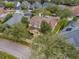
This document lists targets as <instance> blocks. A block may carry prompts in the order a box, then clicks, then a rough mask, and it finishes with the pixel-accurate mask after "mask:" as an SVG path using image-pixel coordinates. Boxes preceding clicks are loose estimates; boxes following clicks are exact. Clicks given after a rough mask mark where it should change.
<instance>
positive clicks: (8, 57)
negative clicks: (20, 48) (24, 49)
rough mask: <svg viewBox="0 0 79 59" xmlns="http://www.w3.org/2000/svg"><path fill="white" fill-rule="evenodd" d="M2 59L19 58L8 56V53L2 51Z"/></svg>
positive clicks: (0, 56) (0, 55)
mask: <svg viewBox="0 0 79 59" xmlns="http://www.w3.org/2000/svg"><path fill="white" fill-rule="evenodd" d="M0 59H17V58H16V57H14V56H12V55H10V54H7V53H6V52H2V51H0Z"/></svg>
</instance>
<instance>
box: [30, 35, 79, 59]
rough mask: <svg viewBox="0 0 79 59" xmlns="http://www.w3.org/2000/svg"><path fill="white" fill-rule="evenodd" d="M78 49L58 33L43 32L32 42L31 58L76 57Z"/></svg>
mask: <svg viewBox="0 0 79 59" xmlns="http://www.w3.org/2000/svg"><path fill="white" fill-rule="evenodd" d="M78 58H79V51H78V50H76V48H75V47H74V46H73V45H71V44H69V43H67V41H66V40H65V38H64V37H62V36H60V35H58V34H46V35H45V34H44V35H40V36H38V37H36V38H35V39H34V40H33V43H32V55H31V59H78Z"/></svg>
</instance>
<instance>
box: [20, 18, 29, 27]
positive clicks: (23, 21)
mask: <svg viewBox="0 0 79 59" xmlns="http://www.w3.org/2000/svg"><path fill="white" fill-rule="evenodd" d="M21 22H22V23H23V24H25V26H26V27H28V26H29V22H28V18H27V17H22V20H21Z"/></svg>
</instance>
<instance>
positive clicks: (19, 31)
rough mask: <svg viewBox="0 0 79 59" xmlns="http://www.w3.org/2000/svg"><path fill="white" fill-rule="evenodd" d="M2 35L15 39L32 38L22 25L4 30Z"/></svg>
mask: <svg viewBox="0 0 79 59" xmlns="http://www.w3.org/2000/svg"><path fill="white" fill-rule="evenodd" d="M4 34H6V35H8V36H12V37H14V38H15V39H26V38H31V37H32V34H31V33H30V32H29V31H28V29H27V28H26V26H24V24H22V23H19V24H16V25H14V26H12V27H10V28H6V29H5V31H4Z"/></svg>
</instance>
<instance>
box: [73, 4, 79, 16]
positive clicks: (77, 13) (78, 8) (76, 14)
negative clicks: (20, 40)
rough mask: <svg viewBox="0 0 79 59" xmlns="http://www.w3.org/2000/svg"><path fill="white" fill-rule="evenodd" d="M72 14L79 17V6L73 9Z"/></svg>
mask: <svg viewBox="0 0 79 59" xmlns="http://www.w3.org/2000/svg"><path fill="white" fill-rule="evenodd" d="M72 12H73V14H74V15H75V16H79V5H77V6H74V7H72Z"/></svg>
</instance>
